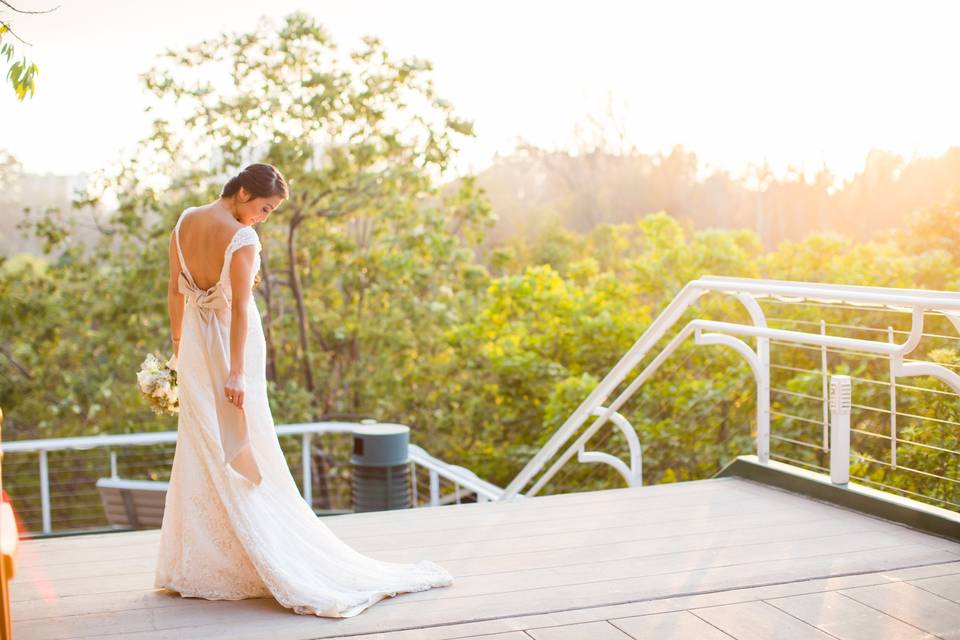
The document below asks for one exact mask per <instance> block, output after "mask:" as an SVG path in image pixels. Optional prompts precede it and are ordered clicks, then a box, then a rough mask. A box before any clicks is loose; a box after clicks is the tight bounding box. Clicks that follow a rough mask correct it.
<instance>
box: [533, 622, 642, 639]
mask: <svg viewBox="0 0 960 640" xmlns="http://www.w3.org/2000/svg"><path fill="white" fill-rule="evenodd" d="M527 635H528V636H530V637H531V638H533V640H583V639H584V638H590V640H632V639H631V638H630V636H629V635H627V634H626V633H624V632H623V631H621V630H620V629H618V628H617V627H615V626H613V625H612V624H610V623H609V622H606V621H604V620H598V621H596V622H583V623H580V624H567V625H562V626H558V627H544V628H541V629H531V630H530V631H527Z"/></svg>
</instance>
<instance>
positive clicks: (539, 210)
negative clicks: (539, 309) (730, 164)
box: [479, 147, 960, 249]
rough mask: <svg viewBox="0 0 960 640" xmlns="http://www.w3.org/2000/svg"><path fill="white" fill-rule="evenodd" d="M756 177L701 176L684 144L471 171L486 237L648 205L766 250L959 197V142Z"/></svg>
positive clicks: (527, 153)
mask: <svg viewBox="0 0 960 640" xmlns="http://www.w3.org/2000/svg"><path fill="white" fill-rule="evenodd" d="M759 173H760V176H759V177H760V182H761V183H762V184H763V187H762V194H758V192H757V188H756V187H755V186H753V185H748V184H747V183H746V181H745V180H744V179H740V178H736V177H733V176H731V175H729V174H728V173H725V172H713V173H705V171H704V170H703V167H701V165H700V163H699V161H698V159H697V156H696V155H695V154H694V153H692V152H689V151H687V150H685V149H683V148H682V147H676V148H674V149H673V150H672V151H671V152H670V153H668V154H656V155H645V154H641V153H629V154H611V153H606V152H601V151H597V152H592V153H584V154H577V155H572V154H569V153H566V152H556V151H545V150H542V149H537V148H527V149H523V150H519V151H517V152H516V153H514V154H512V155H509V156H504V157H500V158H497V159H496V161H495V162H494V164H493V166H491V167H490V168H489V169H487V170H485V171H483V172H482V173H481V174H480V176H479V181H480V184H481V185H482V186H483V188H484V189H485V190H486V192H487V195H488V197H489V198H490V200H491V202H492V204H493V209H494V212H495V213H496V214H497V216H498V218H499V219H498V221H497V224H496V226H495V227H494V228H493V229H492V230H491V232H490V234H489V237H488V240H487V243H488V245H496V244H501V243H502V242H504V241H506V240H508V239H510V238H513V237H516V235H517V234H522V235H524V236H526V237H532V236H533V235H536V233H537V231H538V230H539V229H540V228H541V227H542V226H544V225H545V224H547V223H549V222H551V221H554V222H557V223H559V224H560V225H561V226H563V227H566V228H568V229H571V230H574V231H579V232H584V231H589V230H590V229H592V228H593V227H595V226H596V225H597V224H600V223H603V222H610V223H617V222H632V221H635V220H638V219H639V218H641V217H642V216H644V215H645V214H648V213H651V212H656V211H666V212H667V213H669V214H671V215H672V216H674V217H676V218H678V219H680V220H683V221H685V222H688V223H690V224H692V225H693V227H695V228H750V229H753V230H755V231H757V232H758V234H759V235H760V236H761V238H762V239H763V241H764V244H765V246H766V247H767V248H768V249H769V248H773V247H775V246H776V245H777V244H779V243H780V242H781V241H783V240H800V239H802V238H804V237H806V236H807V235H809V234H810V233H811V232H815V231H836V232H839V233H842V234H844V235H847V236H849V237H851V238H854V239H858V240H863V239H866V238H868V237H870V236H871V235H873V234H874V233H875V232H876V231H878V230H883V229H890V228H899V227H902V226H903V225H904V224H905V221H906V219H907V217H908V216H909V214H911V213H912V212H914V211H917V210H920V209H926V208H928V207H931V206H934V205H938V204H941V203H944V202H949V201H951V200H952V199H953V198H954V197H955V196H956V195H957V194H958V193H960V147H954V148H951V149H950V150H949V151H947V153H945V154H944V155H942V156H940V157H937V158H915V159H912V160H907V159H904V158H902V157H900V156H897V155H894V154H890V153H887V152H883V151H872V152H870V154H869V155H868V156H867V158H866V161H865V163H864V168H863V170H862V171H861V172H860V173H858V174H857V175H856V176H854V177H853V178H852V179H850V180H847V181H844V182H842V183H838V181H837V180H836V179H835V177H834V176H833V175H832V174H831V173H830V172H829V170H827V169H823V170H821V171H820V172H818V173H817V174H815V175H813V176H810V175H804V174H803V173H801V172H800V171H794V172H791V173H790V174H788V175H787V176H785V177H782V178H779V179H774V178H773V177H771V176H770V175H769V172H766V175H764V170H763V169H761V170H760V171H759ZM755 184H756V182H754V185H755Z"/></svg>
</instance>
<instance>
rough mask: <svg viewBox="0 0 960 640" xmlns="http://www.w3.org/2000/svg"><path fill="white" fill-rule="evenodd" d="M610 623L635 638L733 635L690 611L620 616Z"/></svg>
mask: <svg viewBox="0 0 960 640" xmlns="http://www.w3.org/2000/svg"><path fill="white" fill-rule="evenodd" d="M610 623H611V624H613V625H616V626H617V627H619V628H620V629H622V630H623V631H624V632H625V633H627V635H629V636H630V637H631V638H633V639H634V640H648V639H652V638H656V640H690V639H691V638H696V639H697V640H731V637H732V636H730V635H728V634H726V633H724V632H723V631H720V630H719V629H717V628H716V627H714V626H713V625H711V624H709V623H707V622H705V621H704V620H703V619H702V618H698V617H697V616H695V615H693V614H692V613H690V612H689V611H673V612H671V613H657V614H653V615H649V616H636V617H633V618H620V619H618V620H611V621H610Z"/></svg>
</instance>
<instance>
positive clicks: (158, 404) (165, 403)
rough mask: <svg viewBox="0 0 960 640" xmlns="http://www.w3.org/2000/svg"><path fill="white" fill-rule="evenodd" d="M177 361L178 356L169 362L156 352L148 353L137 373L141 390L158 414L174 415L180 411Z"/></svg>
mask: <svg viewBox="0 0 960 640" xmlns="http://www.w3.org/2000/svg"><path fill="white" fill-rule="evenodd" d="M175 362H176V356H172V357H171V358H170V360H168V361H167V362H162V361H161V360H160V358H158V357H157V355H156V354H154V353H148V354H147V357H146V358H145V359H144V361H143V362H142V363H141V364H140V371H139V373H137V383H138V384H139V385H140V392H141V393H142V394H143V396H144V397H145V398H146V399H147V402H148V403H149V404H150V408H151V409H153V412H154V413H155V414H157V415H158V416H159V415H163V414H165V413H168V414H171V415H173V414H176V413H178V412H179V411H180V403H179V401H178V399H177V370H176V369H174V366H175Z"/></svg>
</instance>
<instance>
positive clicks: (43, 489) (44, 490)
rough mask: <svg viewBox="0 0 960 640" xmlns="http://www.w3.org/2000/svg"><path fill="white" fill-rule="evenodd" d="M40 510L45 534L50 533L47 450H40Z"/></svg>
mask: <svg viewBox="0 0 960 640" xmlns="http://www.w3.org/2000/svg"><path fill="white" fill-rule="evenodd" d="M40 509H41V512H42V515H43V532H44V533H50V530H51V529H50V477H49V475H48V473H47V450H46V449H41V450H40Z"/></svg>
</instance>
